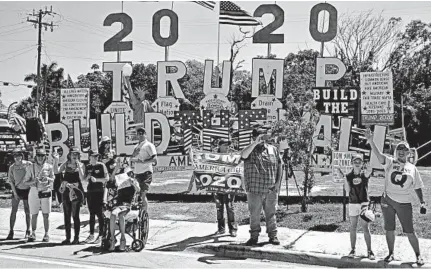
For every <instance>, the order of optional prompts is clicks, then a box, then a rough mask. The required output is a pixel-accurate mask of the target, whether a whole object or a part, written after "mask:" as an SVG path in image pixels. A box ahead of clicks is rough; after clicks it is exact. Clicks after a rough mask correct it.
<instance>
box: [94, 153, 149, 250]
mask: <svg viewBox="0 0 431 269" xmlns="http://www.w3.org/2000/svg"><path fill="white" fill-rule="evenodd" d="M119 169H120V161H119V159H118V161H117V166H116V168H115V170H114V173H113V174H114V175H115V174H116V171H118V170H119ZM124 174H125V175H127V178H125V176H122V175H124ZM124 174H120V175H117V177H115V176H113V177H111V178H110V179H109V181H108V182H106V187H105V191H104V201H103V204H104V209H105V210H106V211H108V212H109V213H110V217H109V219H110V221H109V233H110V241H111V242H110V247H109V251H114V250H115V244H116V242H117V240H116V239H115V225H116V221H117V218H118V226H119V228H120V233H121V239H120V247H119V250H120V251H125V249H126V221H125V216H126V214H127V213H128V212H129V211H130V209H131V206H132V203H133V200H134V199H135V198H136V197H135V196H136V194H139V192H140V187H139V183H138V182H137V181H136V179H135V178H134V174H133V171H132V170H131V169H130V168H129V167H126V168H125V169H124ZM109 213H108V214H109ZM105 215H107V214H105Z"/></svg>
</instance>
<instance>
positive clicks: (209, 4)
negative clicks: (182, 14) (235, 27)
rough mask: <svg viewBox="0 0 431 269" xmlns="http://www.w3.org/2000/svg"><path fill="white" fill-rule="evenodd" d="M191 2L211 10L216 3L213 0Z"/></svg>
mask: <svg viewBox="0 0 431 269" xmlns="http://www.w3.org/2000/svg"><path fill="white" fill-rule="evenodd" d="M193 2H195V3H196V4H198V5H201V6H203V7H205V8H208V9H211V10H214V7H215V5H216V2H215V1H193Z"/></svg>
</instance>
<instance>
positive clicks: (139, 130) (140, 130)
mask: <svg viewBox="0 0 431 269" xmlns="http://www.w3.org/2000/svg"><path fill="white" fill-rule="evenodd" d="M136 132H137V133H144V134H146V133H147V132H146V131H145V129H144V127H138V128H137V129H136Z"/></svg>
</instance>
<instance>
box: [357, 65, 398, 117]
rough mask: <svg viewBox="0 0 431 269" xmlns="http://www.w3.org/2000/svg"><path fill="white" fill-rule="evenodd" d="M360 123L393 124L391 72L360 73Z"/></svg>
mask: <svg viewBox="0 0 431 269" xmlns="http://www.w3.org/2000/svg"><path fill="white" fill-rule="evenodd" d="M361 123H362V124H363V125H377V124H378V125H392V124H394V96H393V83H392V73H391V72H365V73H361Z"/></svg>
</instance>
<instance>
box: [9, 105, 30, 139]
mask: <svg viewBox="0 0 431 269" xmlns="http://www.w3.org/2000/svg"><path fill="white" fill-rule="evenodd" d="M17 105H18V103H15V104H12V105H10V107H9V109H8V110H9V111H8V121H9V124H10V125H11V127H12V128H13V129H14V130H15V131H17V132H20V133H22V134H25V132H26V128H25V119H24V118H23V117H21V116H20V115H18V114H17V113H16V107H17Z"/></svg>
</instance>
